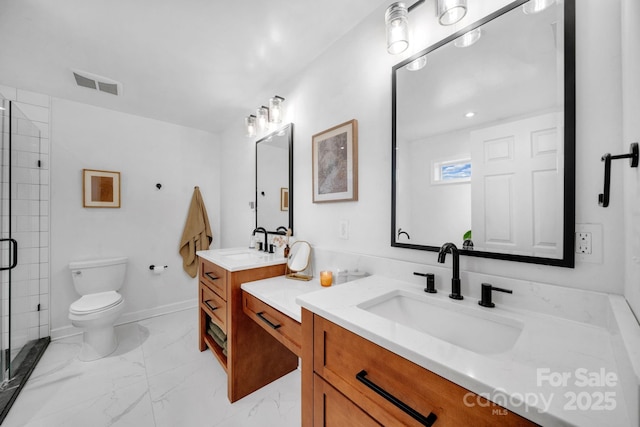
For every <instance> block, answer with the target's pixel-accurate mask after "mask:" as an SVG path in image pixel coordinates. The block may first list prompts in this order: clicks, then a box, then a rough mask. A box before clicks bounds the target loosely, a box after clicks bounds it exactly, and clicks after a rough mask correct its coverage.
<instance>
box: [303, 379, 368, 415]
mask: <svg viewBox="0 0 640 427" xmlns="http://www.w3.org/2000/svg"><path fill="white" fill-rule="evenodd" d="M313 425H315V426H350V427H369V426H371V427H380V424H379V423H377V422H376V421H375V420H374V419H373V418H371V417H370V416H369V415H367V413H366V412H364V411H363V410H362V409H360V408H359V407H357V406H356V405H355V404H354V403H353V402H352V401H350V400H349V399H347V398H346V397H344V395H343V394H342V393H340V392H339V391H337V390H336V389H335V388H333V387H331V385H329V384H328V383H327V382H325V381H324V380H323V379H322V378H320V377H319V376H318V375H315V374H314V376H313Z"/></svg>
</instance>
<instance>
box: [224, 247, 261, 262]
mask: <svg viewBox="0 0 640 427" xmlns="http://www.w3.org/2000/svg"><path fill="white" fill-rule="evenodd" d="M221 255H222V256H223V257H225V258H227V259H230V260H233V261H251V260H259V259H262V258H265V257H267V256H269V255H271V254H268V253H266V252H259V251H256V250H254V249H240V250H235V251H229V252H224V253H221Z"/></svg>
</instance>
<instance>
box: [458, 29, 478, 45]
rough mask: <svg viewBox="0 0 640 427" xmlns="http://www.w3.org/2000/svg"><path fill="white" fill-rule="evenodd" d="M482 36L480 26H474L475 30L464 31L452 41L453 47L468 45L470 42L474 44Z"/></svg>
mask: <svg viewBox="0 0 640 427" xmlns="http://www.w3.org/2000/svg"><path fill="white" fill-rule="evenodd" d="M480 37H482V30H481V29H480V28H476V29H475V30H471V31H469V32H466V33H464V34H463V35H461V36H460V37H458V38H457V39H455V40H454V41H453V45H454V46H455V47H469V46H471V45H472V44H475V43H476V42H477V41H478V40H480Z"/></svg>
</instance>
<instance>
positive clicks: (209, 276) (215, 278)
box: [204, 273, 219, 280]
mask: <svg viewBox="0 0 640 427" xmlns="http://www.w3.org/2000/svg"><path fill="white" fill-rule="evenodd" d="M204 275H205V276H207V277H208V278H209V279H211V280H218V279H219V277H216V276H214V275H213V274H211V273H204Z"/></svg>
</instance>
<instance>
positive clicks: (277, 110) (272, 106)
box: [269, 95, 284, 124]
mask: <svg viewBox="0 0 640 427" xmlns="http://www.w3.org/2000/svg"><path fill="white" fill-rule="evenodd" d="M282 101H284V98H283V97H281V96H278V95H276V96H274V97H273V98H271V99H269V123H273V124H280V123H282Z"/></svg>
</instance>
